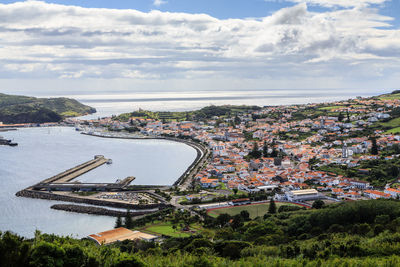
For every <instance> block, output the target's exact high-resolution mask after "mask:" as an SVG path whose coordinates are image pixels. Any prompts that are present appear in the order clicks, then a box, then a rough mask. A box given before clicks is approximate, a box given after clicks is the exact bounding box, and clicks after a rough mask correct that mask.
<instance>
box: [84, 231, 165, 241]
mask: <svg viewBox="0 0 400 267" xmlns="http://www.w3.org/2000/svg"><path fill="white" fill-rule="evenodd" d="M88 238H89V239H90V240H93V241H95V242H96V243H97V244H98V245H107V244H111V243H115V242H119V241H124V240H138V239H139V240H146V241H152V240H154V239H156V238H157V236H155V235H150V234H146V233H142V232H139V231H131V230H129V229H126V228H124V227H120V228H116V229H113V230H109V231H105V232H101V233H97V234H93V235H88Z"/></svg>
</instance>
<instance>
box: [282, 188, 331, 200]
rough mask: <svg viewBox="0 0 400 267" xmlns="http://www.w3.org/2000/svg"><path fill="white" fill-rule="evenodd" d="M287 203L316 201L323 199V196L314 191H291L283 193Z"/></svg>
mask: <svg viewBox="0 0 400 267" xmlns="http://www.w3.org/2000/svg"><path fill="white" fill-rule="evenodd" d="M285 195H286V198H287V200H288V201H294V202H297V201H307V200H316V199H321V198H324V196H323V195H322V194H320V193H318V191H317V190H315V189H305V190H292V191H288V192H286V193H285Z"/></svg>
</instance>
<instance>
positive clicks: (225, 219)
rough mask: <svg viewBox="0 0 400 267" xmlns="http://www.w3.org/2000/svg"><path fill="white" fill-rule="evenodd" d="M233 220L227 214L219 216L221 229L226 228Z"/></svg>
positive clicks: (218, 220)
mask: <svg viewBox="0 0 400 267" xmlns="http://www.w3.org/2000/svg"><path fill="white" fill-rule="evenodd" d="M231 218H232V217H231V215H229V214H227V213H222V214H220V215H218V217H217V222H218V224H219V225H220V226H221V227H224V226H225V225H226V224H227V223H228V222H229V221H230V220H231Z"/></svg>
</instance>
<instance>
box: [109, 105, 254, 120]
mask: <svg viewBox="0 0 400 267" xmlns="http://www.w3.org/2000/svg"><path fill="white" fill-rule="evenodd" d="M260 109H261V107H258V106H245V105H243V106H233V105H224V106H208V107H204V108H202V109H200V110H195V111H190V112H153V111H147V110H138V111H134V112H131V113H124V114H121V115H119V116H117V117H116V118H115V119H117V120H119V121H126V122H127V121H129V118H131V117H140V118H146V119H157V120H162V121H185V120H202V119H211V118H212V117H214V116H229V117H230V116H236V115H237V114H239V113H244V112H247V111H254V110H260ZM236 122H238V121H237V119H236Z"/></svg>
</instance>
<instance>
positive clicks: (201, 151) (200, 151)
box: [81, 132, 209, 186]
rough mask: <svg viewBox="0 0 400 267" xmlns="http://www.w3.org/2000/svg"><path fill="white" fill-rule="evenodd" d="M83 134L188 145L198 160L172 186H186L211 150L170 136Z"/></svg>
mask: <svg viewBox="0 0 400 267" xmlns="http://www.w3.org/2000/svg"><path fill="white" fill-rule="evenodd" d="M81 134H84V135H89V136H95V137H100V138H112V139H133V140H168V141H173V142H178V143H183V144H186V145H188V146H190V147H192V148H193V149H195V150H196V153H197V155H196V158H195V160H194V161H193V163H192V164H190V165H189V167H187V168H186V170H185V171H184V172H183V174H182V175H181V176H180V177H179V178H178V179H177V180H176V181H175V183H173V184H172V186H183V184H185V181H186V180H187V178H188V176H190V174H191V171H193V170H194V168H195V167H197V166H198V165H199V163H201V162H202V161H203V160H204V159H206V158H207V157H208V155H209V149H208V148H207V147H206V146H204V145H203V144H201V143H199V142H195V141H191V140H188V139H182V138H176V137H168V136H160V137H146V136H145V137H127V136H120V137H119V136H108V135H101V134H95V133H86V132H81Z"/></svg>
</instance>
